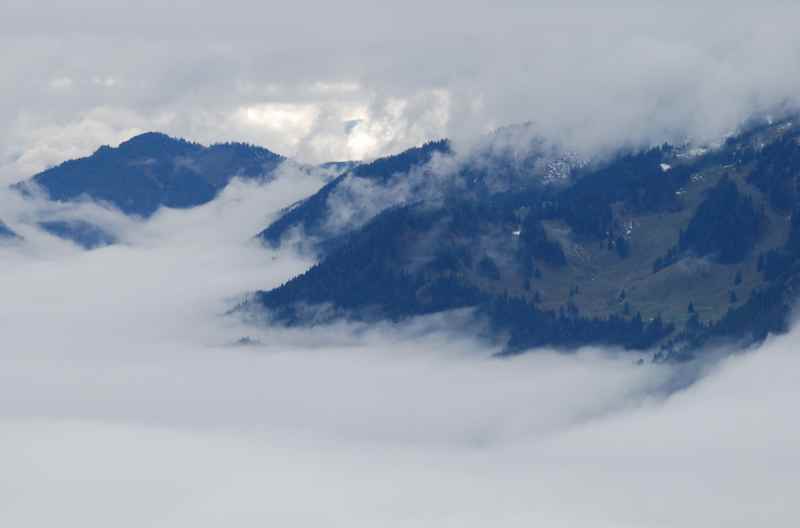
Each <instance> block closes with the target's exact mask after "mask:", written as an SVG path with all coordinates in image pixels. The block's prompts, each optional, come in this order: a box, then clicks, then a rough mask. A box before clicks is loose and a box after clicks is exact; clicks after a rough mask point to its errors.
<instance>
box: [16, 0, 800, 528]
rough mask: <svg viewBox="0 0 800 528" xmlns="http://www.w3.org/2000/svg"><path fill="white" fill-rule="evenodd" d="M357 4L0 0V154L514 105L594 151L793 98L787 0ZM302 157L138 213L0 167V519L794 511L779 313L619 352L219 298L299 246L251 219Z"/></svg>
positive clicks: (428, 134) (37, 164)
mask: <svg viewBox="0 0 800 528" xmlns="http://www.w3.org/2000/svg"><path fill="white" fill-rule="evenodd" d="M376 4H377V3H376V2H356V1H353V0H340V1H338V2H313V3H312V2H303V1H298V0H295V1H290V2H264V1H261V2H255V1H254V2H244V1H236V0H228V1H225V2H220V1H216V2H208V1H206V0H194V1H191V2H190V1H173V2H170V1H164V0H162V1H154V0H139V1H136V2H133V1H131V2H120V1H118V0H116V1H115V0H106V1H100V0H96V1H91V2H87V1H83V2H82V1H80V0H76V1H70V2H67V1H63V2H58V1H50V2H36V1H32V0H27V1H22V0H0V49H1V50H2V53H0V66H2V75H0V96H1V97H0V122H1V123H2V126H0V181H2V182H11V181H15V180H19V179H21V178H24V177H27V176H29V175H31V174H33V173H35V172H36V171H38V170H41V169H43V168H45V167H47V166H48V165H51V164H54V163H58V162H60V161H63V160H65V159H68V158H72V157H77V156H81V155H86V154H89V153H91V152H92V151H93V150H94V149H96V148H97V147H98V146H99V145H101V144H112V145H116V144H118V143H119V142H120V141H122V140H124V139H126V138H128V137H130V136H131V135H134V134H136V133H138V132H141V131H145V130H160V131H165V132H167V133H170V134H173V135H177V136H182V137H186V138H188V139H191V140H195V141H199V142H204V143H210V142H215V141H228V140H240V141H249V142H253V143H257V144H261V145H263V146H266V147H268V148H271V149H273V150H275V151H277V152H279V153H281V154H285V155H289V156H294V157H296V158H298V159H300V160H302V161H309V162H316V161H323V160H332V159H345V158H369V157H373V156H378V155H381V154H384V153H388V152H395V151H398V150H401V149H403V148H405V147H408V146H411V145H414V144H418V143H421V142H423V141H425V140H428V139H433V138H437V137H442V136H449V137H454V138H456V139H458V140H464V141H469V140H472V139H474V138H476V137H478V136H480V135H481V134H484V133H486V132H487V131H489V130H491V129H493V128H494V127H497V126H500V125H504V124H509V123H517V122H522V121H533V122H534V123H535V126H536V127H539V129H540V130H541V132H542V133H543V134H546V135H547V136H548V137H550V138H551V139H553V140H554V141H561V142H564V143H565V144H567V145H568V146H570V147H571V148H575V149H577V150H579V151H583V152H586V153H594V152H598V151H603V150H604V149H609V148H613V147H615V146H619V145H623V144H633V145H640V144H648V143H652V142H659V141H663V140H665V139H671V140H682V139H685V138H691V139H693V140H695V141H706V140H712V139H713V138H716V137H718V136H719V135H721V134H725V133H726V132H728V131H730V130H732V129H733V128H735V127H736V126H737V125H738V124H739V123H740V122H741V121H742V120H743V119H745V118H746V117H747V116H749V115H751V114H752V113H754V112H768V111H775V109H777V108H784V107H787V106H788V107H792V106H795V105H796V102H797V101H796V94H797V93H798V90H797V88H798V85H799V84H798V83H800V60H798V59H800V33H799V32H798V31H797V25H798V20H800V16H798V15H800V8H798V7H796V2H772V3H769V2H761V3H760V4H759V5H758V6H757V7H739V6H737V5H735V3H734V2H705V3H701V2H691V3H688V2H687V3H686V6H687V7H675V6H676V5H679V4H680V3H678V2H670V3H668V4H667V3H666V2H665V3H664V5H669V6H670V7H659V6H658V5H657V4H655V3H650V4H646V3H645V2H629V3H625V2H614V3H610V4H613V6H612V7H605V8H598V7H592V8H586V7H585V6H584V7H579V6H578V4H572V6H573V7H564V6H565V2H549V3H545V2H532V1H527V2H513V1H506V2H503V1H495V2H488V1H487V2H480V3H479V2H472V3H470V2H465V1H458V2H456V1H443V2H436V3H435V5H430V4H433V2H421V1H416V0H410V1H405V2H391V3H390V2H384V3H383V5H380V6H379V5H376ZM596 4H597V3H596V2H592V3H588V2H587V3H586V4H585V5H596ZM607 4H609V3H607ZM748 5H755V4H754V3H748ZM643 6H646V7H643ZM322 184H323V180H322V179H321V178H320V176H319V175H317V174H315V173H314V171H298V170H297V169H296V168H294V167H293V166H292V165H291V164H285V165H283V166H282V168H281V170H280V171H279V173H278V176H277V178H276V180H275V181H274V182H271V183H268V184H257V183H253V182H250V183H244V182H241V181H235V182H234V183H233V184H232V185H230V186H228V187H227V188H226V189H225V190H224V192H223V193H222V194H221V195H220V196H219V197H218V198H217V199H215V200H214V201H212V202H210V203H208V204H205V205H203V206H200V207H197V208H193V209H188V210H161V211H159V212H158V213H157V214H155V215H154V216H153V217H152V218H150V219H149V220H146V221H145V220H137V219H133V218H127V217H124V216H122V215H121V214H119V213H118V212H115V211H111V210H108V209H105V208H103V207H101V206H98V205H97V204H92V203H88V202H82V203H78V204H55V203H49V202H45V201H43V200H41V199H39V198H35V197H34V198H30V199H23V198H22V197H21V196H19V195H18V194H17V193H12V192H9V191H8V189H6V188H4V187H0V213H2V218H3V220H5V221H7V222H8V223H9V225H10V226H11V227H12V228H14V229H15V230H16V231H17V232H19V234H21V235H22V236H23V237H24V240H23V241H20V240H17V241H13V242H10V243H7V244H0V298H1V299H2V300H1V301H0V328H2V330H1V331H0V335H1V336H2V343H0V468H2V469H1V470H0V525H3V526H13V527H28V526H31V527H39V526H55V525H68V526H72V525H75V526H87V527H95V526H97V527H101V526H102V527H105V526H115V527H122V528H125V527H128V526H130V527H141V526H147V527H168V528H174V527H184V526H186V527H192V528H198V527H204V526H236V527H248V526H253V527H263V526H280V527H290V526H298V527H306V526H313V527H317V526H343V527H347V528H353V527H362V526H363V527H369V528H374V527H415V528H416V527H421V526H424V527H428V526H430V527H435V528H441V527H451V526H452V527H458V528H462V527H470V526H476V527H483V526H503V527H505V526H520V527H523V526H524V527H530V526H537V527H539V526H541V527H547V528H550V527H569V528H574V527H583V526H587V527H592V528H594V527H603V528H606V527H608V528H618V527H625V528H665V527H669V528H673V527H675V528H678V527H680V528H685V527H689V528H708V527H711V526H714V527H716V526H725V527H742V528H750V527H752V526H770V527H780V528H783V527H786V528H790V527H791V528H794V527H796V526H798V524H799V523H800V505H799V504H798V501H797V500H796V497H795V496H796V490H797V485H798V476H797V475H798V474H800V457H799V456H798V451H797V445H798V444H800V426H798V421H797V420H796V418H795V417H796V414H797V413H796V408H797V404H796V402H797V372H798V371H800V356H798V354H797V353H796V351H797V348H798V346H797V343H798V340H800V331H798V329H797V328H796V327H795V329H794V330H793V331H792V332H790V333H789V334H788V335H785V336H781V337H778V338H771V339H770V340H769V341H768V342H767V343H766V345H764V346H763V347H761V348H759V349H758V350H755V351H750V352H749V353H747V354H739V355H735V356H731V357H727V358H726V359H722V360H719V361H717V360H718V359H719V357H718V356H717V355H715V354H714V353H713V351H710V352H709V354H708V356H707V357H709V358H711V359H713V361H708V362H703V363H701V364H699V365H694V364H693V365H688V366H675V365H656V364H652V363H649V362H646V363H645V364H644V365H640V366H637V365H636V364H635V359H637V357H638V356H636V355H630V354H620V353H619V351H615V350H600V349H586V350H581V351H577V352H576V353H574V354H557V353H554V352H552V351H549V350H537V351H532V352H531V353H529V354H526V355H523V356H520V357H516V358H514V359H510V360H502V361H500V360H496V359H493V358H491V357H490V356H491V354H492V353H494V352H496V348H495V347H494V346H493V345H491V344H488V343H486V342H484V341H482V340H480V339H478V338H476V337H475V336H472V335H464V334H462V333H460V332H457V331H454V330H453V328H457V327H458V326H457V325H456V326H455V327H454V326H453V325H452V323H453V322H463V319H461V317H463V314H445V315H439V316H436V317H429V318H423V319H420V320H414V321H410V322H407V323H405V324H402V325H397V326H391V325H375V326H373V327H370V328H365V327H363V326H358V325H355V326H354V325H347V324H337V325H333V326H328V327H318V328H315V329H313V330H303V331H298V330H285V329H276V328H270V327H267V326H263V325H262V326H251V325H247V324H245V322H243V321H241V320H239V319H237V318H234V317H226V316H224V314H225V313H226V312H227V311H228V310H230V309H231V308H232V307H234V306H236V304H237V303H239V302H241V301H242V299H243V298H244V297H245V295H247V294H248V292H252V291H253V290H256V289H264V288H269V287H272V286H276V285H278V284H280V283H282V282H283V281H286V280H287V279H289V278H290V277H292V276H294V275H296V274H297V273H299V272H302V271H303V270H304V269H306V268H307V267H308V266H310V265H311V264H312V262H309V261H307V260H306V259H304V258H301V257H299V256H297V255H294V254H292V253H290V252H288V251H281V252H274V251H270V250H266V249H264V248H262V247H260V246H258V245H256V244H254V243H253V240H252V237H253V234H254V233H257V232H258V231H259V230H261V229H262V228H263V227H264V226H266V225H268V224H269V222H270V220H271V219H272V218H274V217H275V215H276V214H277V213H278V211H280V210H281V208H283V207H285V206H288V205H289V204H291V203H293V202H294V201H296V200H298V199H300V198H303V197H305V196H308V195H310V194H311V193H313V192H315V191H316V190H317V189H318V188H319V187H320V186H321V185H322ZM53 218H59V219H74V218H81V219H85V220H89V221H92V222H96V223H98V224H100V225H102V226H103V227H104V228H106V229H108V230H109V231H110V232H112V233H113V234H114V235H115V236H116V237H118V238H119V240H120V241H121V243H120V244H117V245H114V246H110V247H106V248H102V249H98V250H94V251H82V250H81V249H79V248H77V247H76V246H74V245H72V244H71V243H68V242H65V241H63V240H59V239H56V238H54V237H52V236H50V235H48V234H46V233H45V232H43V231H42V230H40V229H38V228H37V227H36V226H35V224H36V221H38V220H40V219H53ZM445 323H449V324H445ZM243 336H251V337H253V338H254V339H255V341H253V344H251V345H248V346H232V344H233V343H235V342H236V341H237V340H238V339H239V338H241V337H243ZM723 352H729V351H728V350H724V351H723ZM687 380H694V381H695V383H693V384H691V385H689V386H688V387H685V386H683V385H682V383H683V382H685V381H687ZM676 387H683V388H682V390H677V391H676V390H675V389H676Z"/></svg>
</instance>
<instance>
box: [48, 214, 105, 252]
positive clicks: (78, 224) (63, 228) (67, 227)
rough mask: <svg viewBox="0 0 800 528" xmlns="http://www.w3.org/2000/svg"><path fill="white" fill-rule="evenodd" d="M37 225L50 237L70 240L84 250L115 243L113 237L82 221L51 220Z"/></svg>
mask: <svg viewBox="0 0 800 528" xmlns="http://www.w3.org/2000/svg"><path fill="white" fill-rule="evenodd" d="M38 225H39V227H40V228H42V229H44V230H45V231H47V232H48V233H50V234H51V235H54V236H57V237H58V238H63V239H64V240H71V241H72V242H75V243H76V244H78V245H79V246H81V247H82V248H84V249H95V248H99V247H103V246H108V245H111V244H114V243H116V241H117V240H116V237H114V235H112V234H110V233H108V232H107V231H104V230H103V229H102V228H100V227H98V226H96V225H94V224H91V223H89V222H84V221H83V220H52V221H47V222H39V224H38Z"/></svg>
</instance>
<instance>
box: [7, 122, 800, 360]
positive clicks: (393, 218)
mask: <svg viewBox="0 0 800 528" xmlns="http://www.w3.org/2000/svg"><path fill="white" fill-rule="evenodd" d="M283 161H285V158H283V157H282V156H279V155H277V154H275V153H273V152H270V151H269V150H266V149H263V148H259V147H254V146H251V145H243V144H236V143H233V144H222V145H212V146H210V147H204V146H202V145H197V144H194V143H189V142H187V141H184V140H179V139H173V138H170V137H168V136H165V135H163V134H158V133H148V134H143V135H141V136H137V137H135V138H132V139H131V140H129V141H127V142H125V143H122V144H121V145H120V146H119V147H118V148H110V147H101V148H100V149H99V150H98V151H97V152H95V153H94V154H93V155H91V156H89V157H87V158H83V159H80V160H75V161H68V162H65V163H63V164H61V165H59V166H58V167H54V168H52V169H49V170H47V171H44V172H42V173H40V174H37V175H36V176H34V177H33V178H32V179H31V180H29V181H27V182H25V183H22V184H19V185H17V186H16V188H17V189H18V190H20V191H21V192H23V193H28V194H30V193H34V192H40V191H41V192H44V193H45V195H46V196H47V197H49V198H50V199H52V200H57V201H74V200H81V199H83V198H84V197H86V198H89V199H92V200H96V201H100V202H105V203H108V204H111V205H113V206H114V207H116V208H118V209H120V210H121V211H122V212H124V213H126V214H129V215H135V216H139V217H144V218H146V217H148V216H150V215H152V214H153V213H154V212H155V211H157V210H158V208H159V207H162V206H165V207H178V208H185V207H193V206H196V205H201V204H203V203H206V202H208V201H210V200H212V199H214V197H215V196H216V195H217V194H218V193H219V192H220V191H221V190H222V189H223V188H224V187H225V186H226V185H227V184H228V183H229V182H230V181H231V180H232V179H233V178H234V177H242V178H251V179H255V178H258V179H263V180H269V179H270V178H271V177H272V174H273V172H274V171H275V169H276V168H277V167H278V165H279V164H280V163H282V162H283ZM322 167H323V168H326V169H327V170H329V171H331V172H333V173H335V174H339V175H338V176H336V177H335V178H334V179H332V180H331V181H330V182H329V183H328V184H327V185H325V186H324V187H323V188H322V189H321V190H320V191H319V192H317V193H315V194H313V195H312V196H309V197H308V198H306V199H304V200H302V201H300V202H299V203H297V204H294V205H293V206H291V207H289V208H287V209H286V210H285V211H284V212H283V214H282V215H281V216H280V217H279V218H278V219H277V220H276V221H275V222H274V223H272V224H271V225H269V226H266V227H265V229H264V230H263V231H261V232H260V233H258V234H254V236H256V237H257V238H258V239H260V240H261V241H263V242H264V243H265V244H266V245H269V246H273V247H277V246H281V245H283V244H293V245H294V247H296V248H300V249H302V250H304V251H309V252H312V253H313V254H314V255H316V257H317V258H318V259H319V263H318V264H317V265H315V266H314V267H313V268H312V269H310V270H309V271H308V272H306V273H304V274H302V275H300V276H298V277H296V278H294V279H292V280H291V281H289V282H287V283H286V284H284V285H282V286H281V287H279V288H276V289H273V290H271V291H261V292H256V293H255V294H254V295H253V296H252V297H251V298H250V299H249V300H248V302H247V303H246V304H245V305H244V306H243V308H245V309H247V310H255V311H257V312H259V313H265V314H267V315H268V316H269V317H270V318H271V320H272V321H273V322H276V323H281V324H289V325H304V324H317V323H324V322H329V321H333V320H336V319H340V318H348V319H355V320H361V321H377V320H392V321H399V320H402V319H405V318H408V317H413V316H417V315H424V314H432V313H437V312H442V311H446V310H453V309H461V308H473V309H474V314H475V317H476V318H477V319H478V320H480V321H483V322H484V323H486V324H485V327H486V328H488V329H489V335H491V336H492V338H493V339H498V340H500V341H502V342H503V343H505V350H506V352H507V353H515V352H519V351H522V350H525V349H527V348H530V347H536V346H554V347H562V348H574V347H577V346H582V345H592V344H601V345H613V346H619V347H623V348H628V349H635V350H644V349H655V350H658V352H657V354H656V358H657V359H661V360H665V359H685V358H687V357H691V356H692V354H694V353H695V351H697V350H699V349H700V348H701V347H702V346H703V345H706V344H709V343H711V342H715V341H720V340H734V341H736V342H739V343H750V342H753V341H757V340H760V339H763V338H764V337H765V336H766V335H767V334H768V333H770V332H781V331H783V330H785V329H786V324H787V318H788V314H789V310H790V307H791V305H792V303H793V302H794V301H795V299H796V292H797V291H798V285H799V284H800V126H798V123H797V122H796V121H795V120H790V119H786V120H783V121H780V122H770V123H761V124H758V125H753V124H750V125H748V127H747V128H746V129H744V130H743V131H741V132H740V133H737V134H736V135H733V136H731V137H729V138H727V139H726V140H725V141H724V142H722V143H721V144H719V145H716V146H705V147H703V148H699V147H691V146H684V145H681V146H673V145H661V146H658V147H655V148H650V149H648V150H641V151H634V150H632V151H623V152H620V153H618V154H617V155H615V156H613V157H611V158H609V159H604V160H594V159H593V160H583V159H580V158H579V157H577V156H575V155H573V154H571V153H569V152H565V151H563V150H561V149H559V148H558V147H557V146H554V145H551V144H549V143H548V142H546V141H544V140H543V139H541V138H540V137H539V136H537V135H536V134H533V133H532V132H531V128H530V127H529V126H528V125H519V126H516V127H507V128H504V129H500V130H498V131H497V132H495V133H493V134H490V135H488V136H487V137H486V138H484V140H482V141H480V142H479V143H478V144H477V145H476V146H474V147H473V148H471V149H470V150H468V151H467V152H457V151H456V150H455V149H454V147H453V145H452V144H451V143H450V142H449V141H447V140H440V141H434V142H430V143H427V144H425V145H422V146H420V147H416V148H412V149H409V150H407V151H405V152H402V153H400V154H397V155H394V156H388V157H384V158H379V159H376V160H373V161H371V162H366V163H356V162H336V163H330V164H325V165H323V166H322ZM39 227H40V228H41V229H44V230H46V231H48V232H50V233H51V234H54V235H56V236H60V237H62V238H68V239H71V240H74V241H75V242H77V243H78V244H80V245H82V246H83V247H85V248H87V249H90V248H94V247H98V246H102V245H105V244H110V243H114V237H113V236H112V235H110V234H109V233H107V232H106V231H105V230H104V229H103V226H95V225H92V224H91V223H89V222H84V221H77V220H71V221H68V222H66V221H58V220H54V221H48V222H42V223H40V224H39ZM0 237H5V238H6V239H9V238H13V237H16V235H15V234H14V233H13V231H11V230H10V229H9V228H8V227H7V226H5V225H4V224H0Z"/></svg>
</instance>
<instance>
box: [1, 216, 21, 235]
mask: <svg viewBox="0 0 800 528" xmlns="http://www.w3.org/2000/svg"><path fill="white" fill-rule="evenodd" d="M11 238H19V235H18V234H16V233H15V232H14V231H12V230H11V228H10V227H8V226H7V225H6V224H5V222H3V221H2V220H0V240H2V239H6V240H7V239H11Z"/></svg>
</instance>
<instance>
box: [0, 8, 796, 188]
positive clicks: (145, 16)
mask: <svg viewBox="0 0 800 528" xmlns="http://www.w3.org/2000/svg"><path fill="white" fill-rule="evenodd" d="M740 4H741V3H740ZM799 17H800V6H798V4H797V3H796V2H783V1H772V2H769V1H768V2H761V3H759V4H758V5H757V6H756V5H737V3H736V2H720V1H706V2H692V3H687V2H670V3H669V4H665V3H664V2H655V1H653V2H648V1H643V2H635V3H634V2H610V3H609V2H606V3H605V5H604V6H603V7H598V6H597V5H596V2H578V1H573V2H558V3H554V2H549V1H515V0H511V1H503V2H464V1H458V2H456V1H451V0H448V1H442V2H436V3H433V4H432V3H431V2H421V1H417V0H410V1H407V2H403V3H385V2H383V3H375V2H362V1H360V0H343V1H340V2H336V3H326V2H309V1H297V2H291V3H284V4H281V5H276V4H274V3H271V2H255V1H250V0H232V1H230V2H226V3H225V4H224V5H222V4H220V3H219V2H211V1H209V0H194V1H193V2H190V3H189V2H184V1H182V0H181V1H174V2H167V3H165V2H162V1H158V2H155V1H152V2H150V1H146V2H138V3H137V4H136V5H133V4H131V3H130V2H127V1H122V0H104V1H103V2H98V1H93V0H88V1H81V2H69V3H64V2H59V1H53V0H51V1H47V0H45V1H38V2H37V1H25V2H17V1H16V0H14V1H11V0H7V1H6V2H4V3H3V5H2V6H0V46H1V47H2V49H3V54H2V56H0V68H1V69H2V72H3V75H2V76H0V92H1V93H2V94H3V96H2V97H1V98H0V122H2V123H3V127H2V128H0V180H2V181H12V180H16V179H21V178H23V177H26V176H30V175H31V172H33V171H36V170H41V169H42V168H44V167H46V166H47V165H49V164H51V163H54V162H57V161H61V160H63V159H66V158H68V157H73V156H75V155H78V154H89V153H90V152H92V151H93V150H94V149H96V148H97V147H98V146H100V145H101V144H103V143H110V144H116V143H117V142H119V141H120V140H121V139H123V138H124V137H125V136H126V134H128V133H130V132H132V131H134V130H137V131H138V130H148V129H156V130H161V131H164V132H167V133H170V134H174V135H178V136H184V137H187V138H188V139H191V140H195V141H200V142H203V143H209V142H215V141H228V140H239V141H249V142H252V143H256V144H261V145H263V146H265V147H268V148H270V149H273V150H275V151H277V152H279V153H281V154H284V155H288V156H292V157H296V158H298V159H300V161H308V162H318V161H330V160H335V159H347V158H370V157H375V156H379V155H383V154H387V153H391V152H397V151H399V150H402V149H404V148H407V147H409V146H412V145H415V144H419V143H422V142H424V141H426V140H430V139H435V138H438V137H443V136H448V137H454V138H456V139H459V140H471V139H474V138H475V137H476V136H478V135H480V134H483V133H485V132H486V131H488V130H489V129H492V128H495V127H498V126H501V125H506V124H510V123H518V122H524V121H529V120H531V121H534V122H535V123H536V124H537V125H538V126H539V127H540V129H541V130H542V132H543V133H545V134H546V135H547V136H548V137H550V138H552V139H553V140H556V141H563V142H566V143H567V144H568V146H569V147H570V148H571V149H573V150H578V151H581V153H583V154H585V153H587V152H594V151H597V150H603V149H607V148H609V147H614V146H618V145H620V144H624V143H632V144H642V143H645V144H647V143H657V142H661V141H664V140H675V139H683V138H685V137H686V136H690V137H694V138H696V139H699V140H705V139H709V138H716V137H718V136H719V135H721V134H724V133H726V132H728V131H730V130H731V129H732V128H734V127H735V126H736V125H737V124H739V123H740V122H741V121H742V120H743V119H745V118H746V117H748V116H749V115H750V114H752V113H753V112H764V111H768V110H770V109H771V108H774V107H776V106H781V105H789V106H793V107H796V106H797V93H798V86H800V34H799V33H798V32H797V31H796V20H797V19H798V18H799ZM354 123H358V124H357V126H353V124H354Z"/></svg>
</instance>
